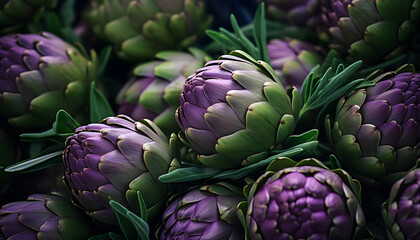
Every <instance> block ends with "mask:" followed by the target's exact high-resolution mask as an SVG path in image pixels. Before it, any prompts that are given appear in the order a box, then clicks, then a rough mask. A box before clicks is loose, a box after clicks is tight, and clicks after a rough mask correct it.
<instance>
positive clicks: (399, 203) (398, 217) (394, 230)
mask: <svg viewBox="0 0 420 240" xmlns="http://www.w3.org/2000/svg"><path fill="white" fill-rule="evenodd" d="M382 213H383V217H384V221H385V224H386V227H387V229H386V230H387V234H388V239H390V240H404V239H420V169H415V170H412V171H410V172H409V173H408V174H407V176H405V177H404V178H402V179H400V180H399V181H398V182H396V183H395V184H394V185H393V186H392V189H391V195H390V197H389V200H388V201H387V202H385V204H384V205H383V209H382Z"/></svg>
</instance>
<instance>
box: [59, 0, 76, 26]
mask: <svg viewBox="0 0 420 240" xmlns="http://www.w3.org/2000/svg"><path fill="white" fill-rule="evenodd" d="M74 6H75V1H74V0H66V1H63V4H62V5H61V7H60V10H59V16H60V20H61V22H62V23H63V26H65V27H71V26H72V25H73V22H74V20H75V19H76V14H75V12H74Z"/></svg>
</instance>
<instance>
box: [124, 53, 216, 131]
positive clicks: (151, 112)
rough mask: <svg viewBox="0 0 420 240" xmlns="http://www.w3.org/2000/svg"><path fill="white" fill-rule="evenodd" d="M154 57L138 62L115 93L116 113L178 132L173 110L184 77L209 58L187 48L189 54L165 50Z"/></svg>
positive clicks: (176, 106) (204, 54)
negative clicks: (128, 77)
mask: <svg viewBox="0 0 420 240" xmlns="http://www.w3.org/2000/svg"><path fill="white" fill-rule="evenodd" d="M156 58H157V60H154V61H150V62H147V63H143V64H140V65H138V66H137V67H136V68H135V69H134V71H133V75H134V76H133V77H132V78H131V79H130V81H128V82H127V83H126V84H125V85H124V87H123V88H122V89H121V90H120V92H119V93H118V96H117V99H116V102H117V104H118V105H119V109H118V113H119V114H124V115H128V116H130V117H131V118H133V119H134V120H141V119H144V118H147V119H151V120H153V121H154V122H155V123H156V125H157V126H158V127H159V128H160V129H161V130H162V131H163V132H165V133H167V134H168V135H169V134H170V133H172V132H178V131H179V127H178V124H177V123H176V121H175V117H174V116H175V110H176V109H177V108H178V107H179V94H180V93H181V91H182V88H183V86H184V83H185V80H186V79H187V77H188V76H190V75H191V74H193V73H194V72H195V70H197V69H199V68H201V67H203V65H204V63H205V61H206V60H207V59H208V58H209V57H208V56H207V55H206V53H204V52H203V51H201V50H199V49H197V48H190V53H187V52H175V51H165V52H159V53H158V54H157V55H156Z"/></svg>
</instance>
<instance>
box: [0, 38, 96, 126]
mask: <svg viewBox="0 0 420 240" xmlns="http://www.w3.org/2000/svg"><path fill="white" fill-rule="evenodd" d="M92 59H93V60H92V61H90V60H89V59H87V58H86V57H84V56H83V55H82V54H81V53H80V52H79V51H78V50H77V49H76V48H75V47H73V46H71V45H69V44H68V43H66V42H64V41H63V40H61V39H60V38H58V37H56V36H54V35H53V34H51V33H46V32H43V33H40V34H15V35H7V36H4V37H1V38H0V117H1V118H3V119H8V121H9V123H10V124H11V125H12V126H14V127H15V128H18V129H34V128H47V127H51V125H52V123H53V122H54V120H55V116H56V113H57V111H58V110H60V109H64V110H66V111H67V112H68V113H70V114H72V115H73V116H74V117H75V118H76V119H78V120H79V121H82V122H83V121H84V119H83V117H84V113H86V112H87V110H88V109H87V100H88V96H89V88H90V85H91V81H92V80H93V79H94V77H95V74H96V72H95V71H96V70H95V68H96V67H97V62H96V59H94V58H92Z"/></svg>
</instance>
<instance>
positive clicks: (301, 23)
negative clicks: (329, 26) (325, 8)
mask: <svg viewBox="0 0 420 240" xmlns="http://www.w3.org/2000/svg"><path fill="white" fill-rule="evenodd" d="M258 1H259V2H264V3H265V8H266V11H267V18H268V19H271V20H275V21H279V22H283V23H287V24H289V25H293V26H298V27H304V28H308V29H315V28H316V27H318V26H319V25H321V23H322V18H321V14H320V11H321V0H309V1H308V0H295V1H284V0H258Z"/></svg>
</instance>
